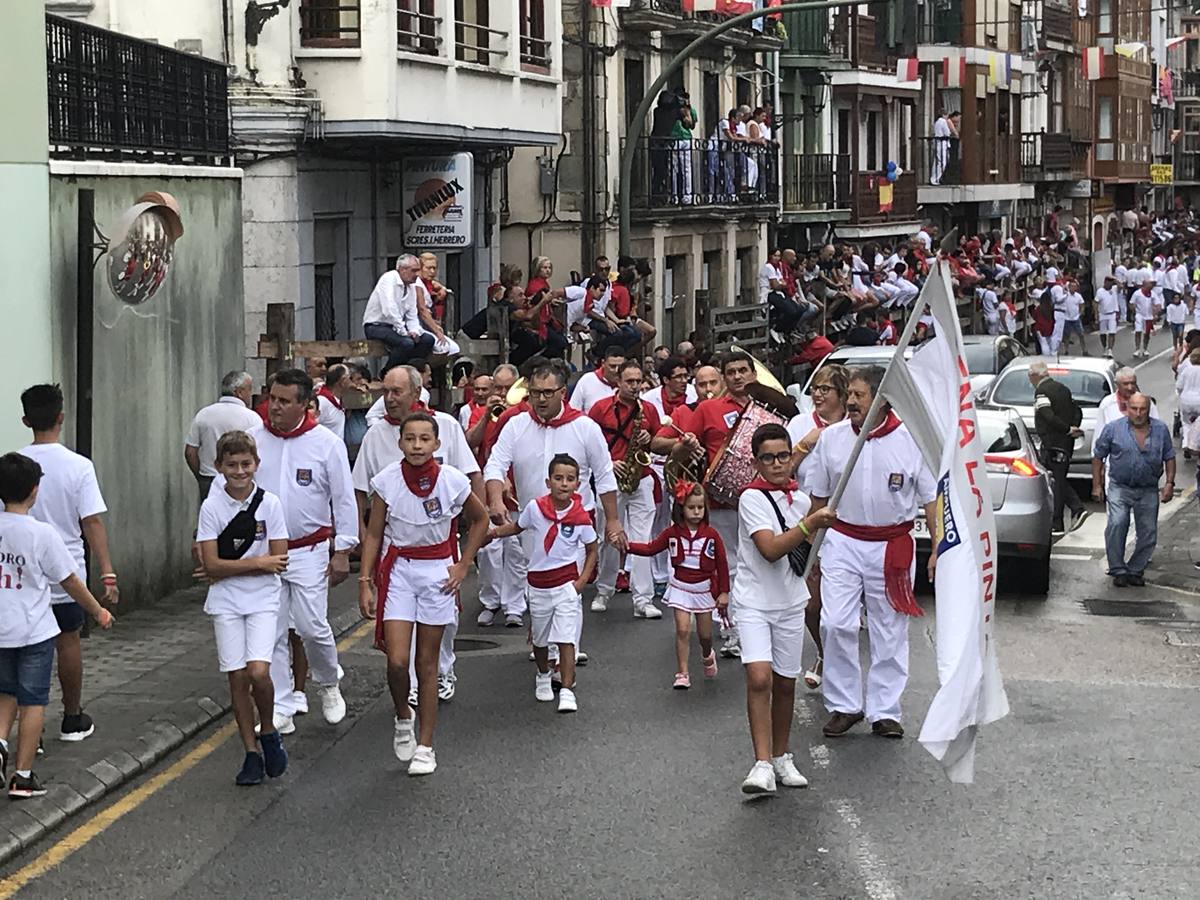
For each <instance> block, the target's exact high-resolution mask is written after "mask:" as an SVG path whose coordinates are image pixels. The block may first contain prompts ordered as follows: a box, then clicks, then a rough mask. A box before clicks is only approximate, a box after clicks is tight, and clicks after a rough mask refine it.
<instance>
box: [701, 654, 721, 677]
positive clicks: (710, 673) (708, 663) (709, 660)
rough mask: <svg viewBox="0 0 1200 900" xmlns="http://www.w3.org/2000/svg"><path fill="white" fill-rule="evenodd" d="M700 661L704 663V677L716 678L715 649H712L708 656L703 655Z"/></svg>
mask: <svg viewBox="0 0 1200 900" xmlns="http://www.w3.org/2000/svg"><path fill="white" fill-rule="evenodd" d="M700 661H701V662H702V663H704V677H705V678H716V677H717V651H716V650H712V651H711V652H710V653H709V654H708V656H706V657H704V658H703V659H702V660H700Z"/></svg>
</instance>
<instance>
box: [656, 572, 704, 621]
mask: <svg viewBox="0 0 1200 900" xmlns="http://www.w3.org/2000/svg"><path fill="white" fill-rule="evenodd" d="M711 584H712V582H711V581H702V582H700V583H699V584H688V583H687V582H686V581H679V580H678V579H677V578H675V577H674V576H671V579H670V581H668V582H667V590H666V591H665V592H664V593H663V602H664V603H666V604H667V606H669V607H671V608H672V609H682V610H683V611H684V612H691V613H702V612H712V611H713V610H714V609H716V608H717V601H716V600H714V599H713V595H712V589H711V587H710V585H711Z"/></svg>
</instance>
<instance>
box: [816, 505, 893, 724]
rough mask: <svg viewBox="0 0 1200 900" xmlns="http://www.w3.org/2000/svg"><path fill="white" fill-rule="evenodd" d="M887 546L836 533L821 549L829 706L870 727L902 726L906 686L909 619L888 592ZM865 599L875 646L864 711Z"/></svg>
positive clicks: (823, 682)
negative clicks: (861, 715)
mask: <svg viewBox="0 0 1200 900" xmlns="http://www.w3.org/2000/svg"><path fill="white" fill-rule="evenodd" d="M886 547H887V544H886V543H885V542H884V541H859V540H855V539H854V538H850V537H846V535H844V534H839V533H838V532H836V531H833V530H832V529H831V530H830V531H829V532H828V534H826V535H825V543H824V544H823V545H822V547H821V640H822V641H823V642H824V645H825V673H824V675H825V677H824V680H823V681H822V686H823V689H824V693H825V707H826V708H827V709H828V710H829V711H830V712H845V713H856V712H860V711H861V712H865V713H866V716H867V719H868V720H870V721H871V722H877V721H879V720H880V719H895V720H896V721H897V722H899V721H900V695H901V694H903V693H904V688H905V685H907V684H908V616H906V615H904V614H903V613H898V612H896V610H894V609H892V605H891V603H890V602H889V601H888V598H887V594H886V593H885V591H884V586H883V554H884V550H885V549H886ZM915 569H916V565H915V563H914V565H913V570H914V572H915ZM910 577H911V575H910ZM864 600H865V605H866V611H867V633H868V636H869V638H870V644H871V669H870V671H869V672H868V673H867V693H866V704H865V706H864V703H863V683H862V670H861V668H860V666H859V661H858V634H859V621H860V620H859V614H860V612H861V611H862V609H863V605H864Z"/></svg>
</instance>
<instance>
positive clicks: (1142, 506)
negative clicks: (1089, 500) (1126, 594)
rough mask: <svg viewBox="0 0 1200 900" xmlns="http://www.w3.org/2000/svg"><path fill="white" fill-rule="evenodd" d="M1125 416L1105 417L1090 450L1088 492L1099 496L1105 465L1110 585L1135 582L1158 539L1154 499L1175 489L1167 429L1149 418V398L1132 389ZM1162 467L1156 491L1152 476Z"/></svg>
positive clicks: (1135, 584) (1172, 451)
mask: <svg viewBox="0 0 1200 900" xmlns="http://www.w3.org/2000/svg"><path fill="white" fill-rule="evenodd" d="M1125 413H1126V415H1125V418H1123V419H1117V420H1115V421H1113V422H1109V423H1108V424H1107V425H1105V426H1104V430H1103V431H1102V432H1101V433H1100V437H1099V438H1097V439H1096V444H1095V447H1093V449H1092V497H1093V499H1095V500H1103V499H1104V467H1105V463H1106V462H1107V464H1108V524H1107V525H1106V526H1105V529H1104V547H1105V550H1106V551H1107V553H1108V574H1109V575H1111V576H1112V580H1113V585H1114V586H1115V587H1129V586H1131V585H1132V586H1133V587H1141V586H1142V585H1144V584H1145V583H1146V581H1145V579H1144V578H1143V577H1142V573H1143V572H1145V571H1146V565H1147V564H1148V563H1149V562H1150V556H1151V555H1152V554H1153V553H1154V545H1155V543H1156V542H1157V540H1158V503H1159V500H1160V499H1161V500H1162V502H1163V503H1168V502H1170V500H1171V497H1172V496H1173V495H1174V493H1175V447H1174V445H1173V444H1172V443H1171V431H1170V429H1169V428H1167V426H1166V425H1165V424H1163V422H1162V421H1161V420H1159V419H1152V418H1150V398H1149V397H1147V396H1146V395H1145V394H1134V395H1133V396H1131V397H1130V398H1129V399H1128V400H1127V401H1126V403H1125ZM1164 468H1165V469H1166V474H1167V480H1166V483H1165V484H1164V485H1163V487H1162V489H1161V490H1160V489H1159V487H1158V480H1159V478H1161V477H1162V474H1163V469H1164ZM1130 513H1132V514H1133V522H1134V527H1135V528H1136V529H1137V543H1136V544H1135V545H1134V548H1133V555H1132V556H1130V557H1129V559H1128V561H1127V560H1126V559H1125V539H1126V537H1128V535H1129V516H1130Z"/></svg>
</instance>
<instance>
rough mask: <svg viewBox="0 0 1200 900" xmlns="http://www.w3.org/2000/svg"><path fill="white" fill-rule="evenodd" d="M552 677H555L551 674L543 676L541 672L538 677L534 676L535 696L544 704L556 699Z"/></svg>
mask: <svg viewBox="0 0 1200 900" xmlns="http://www.w3.org/2000/svg"><path fill="white" fill-rule="evenodd" d="M552 677H553V675H552V674H551V673H550V672H547V673H546V674H545V675H543V674H542V673H541V672H538V673H537V675H536V676H534V679H533V696H534V697H536V698H537V699H538V700H540V701H541V702H542V703H549V702H550V701H551V700H553V699H554V687H553V686H552V685H551V683H550V679H551V678H552Z"/></svg>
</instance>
